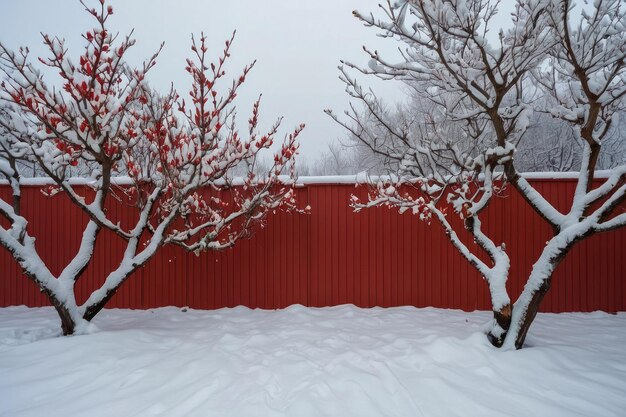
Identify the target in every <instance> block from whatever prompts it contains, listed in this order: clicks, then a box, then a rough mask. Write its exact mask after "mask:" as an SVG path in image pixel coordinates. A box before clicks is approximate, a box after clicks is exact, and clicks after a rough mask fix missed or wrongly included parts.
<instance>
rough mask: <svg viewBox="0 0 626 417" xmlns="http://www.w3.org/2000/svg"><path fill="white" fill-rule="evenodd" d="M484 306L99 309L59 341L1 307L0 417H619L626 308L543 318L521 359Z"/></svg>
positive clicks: (27, 317)
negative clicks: (495, 341)
mask: <svg viewBox="0 0 626 417" xmlns="http://www.w3.org/2000/svg"><path fill="white" fill-rule="evenodd" d="M488 319H489V313H486V312H476V313H464V312H461V311H454V310H438V309H415V308H409V307H405V308H393V309H378V308H377V309H359V308H356V307H353V306H340V307H334V308H324V309H310V308H304V307H301V306H294V307H291V308H288V309H286V310H282V311H263V310H249V309H246V308H235V309H224V310H218V311H194V310H189V311H182V310H181V309H179V308H162V309H157V310H149V311H130V310H107V311H105V312H103V313H102V314H101V315H100V316H99V317H98V318H97V319H96V321H95V324H96V325H97V326H98V328H99V331H97V332H95V333H93V334H90V335H87V336H79V337H69V338H66V337H54V336H55V333H56V331H57V327H58V323H57V319H56V316H55V312H54V311H53V310H52V309H50V308H41V309H28V308H25V307H11V308H4V309H0V415H1V416H3V417H4V416H6V417H9V416H11V417H21V416H33V417H42V416H49V417H54V416H63V417H71V416H80V417H89V416H107V417H111V416H124V417H129V416H168V417H176V416H216V417H217V416H219V417H227V416H232V417H248V416H250V417H257V416H311V417H322V416H334V417H348V416H359V417H365V416H407V417H409V416H411V417H415V416H464V417H467V416H515V417H520V416H542V417H546V416H568V417H571V416H585V417H590V416H603V417H607V416H624V415H626V348H625V346H626V313H622V314H618V315H609V314H604V313H592V314H559V315H553V314H542V315H540V316H539V317H538V319H537V320H536V322H535V324H534V325H533V328H532V329H531V334H530V335H529V337H528V345H529V346H528V347H527V348H525V349H523V350H521V351H517V352H501V351H498V350H495V349H493V348H492V347H491V346H490V345H489V344H488V343H487V341H486V339H485V337H484V335H483V334H482V333H481V329H482V327H483V324H484V323H485V322H486V321H487V320H488Z"/></svg>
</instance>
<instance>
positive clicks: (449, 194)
mask: <svg viewBox="0 0 626 417" xmlns="http://www.w3.org/2000/svg"><path fill="white" fill-rule="evenodd" d="M497 5H498V3H497V2H492V1H488V0H409V1H399V2H394V3H393V4H392V3H391V1H388V2H387V5H386V6H381V7H382V9H383V11H384V13H385V16H384V17H383V18H377V17H375V16H374V15H373V14H368V15H365V14H360V13H358V12H355V15H356V17H357V18H358V19H360V20H361V21H363V22H364V23H365V25H366V26H372V27H376V28H378V29H380V30H381V36H383V37H387V38H394V39H396V40H399V41H401V42H403V45H404V46H403V48H401V49H400V51H401V53H402V59H400V60H399V61H393V60H391V59H388V58H386V57H384V56H381V55H380V54H379V53H378V52H377V51H372V50H369V49H367V48H365V50H366V52H367V53H368V54H369V56H370V58H371V60H370V63H369V65H368V67H367V68H360V67H358V66H355V65H353V64H349V63H348V64H346V65H345V66H344V67H342V68H341V78H342V79H343V81H344V82H345V83H346V85H347V91H348V92H349V94H350V95H351V96H352V97H353V98H354V99H356V100H357V101H359V102H361V103H362V104H363V107H364V108H365V109H366V110H367V114H366V116H363V115H362V114H360V113H359V112H357V111H355V107H354V106H353V107H352V109H351V111H348V112H347V113H346V114H347V118H346V117H343V118H342V117H339V116H338V115H336V114H334V113H333V112H332V111H329V114H330V115H331V116H332V117H333V118H334V119H335V120H336V121H337V122H339V123H340V124H341V125H343V126H344V127H345V128H346V129H348V131H349V132H350V134H352V135H354V137H356V138H358V139H359V140H360V141H362V142H363V143H364V144H365V145H366V146H368V147H370V148H371V149H372V152H375V153H377V154H380V155H382V156H384V158H386V161H388V166H389V167H390V168H391V171H392V172H393V173H394V175H393V176H391V177H388V178H387V179H385V178H383V179H380V180H378V181H377V182H376V183H374V184H372V185H371V187H372V190H371V192H370V195H369V198H368V199H367V200H366V201H361V200H359V199H357V198H355V199H354V201H353V206H354V207H355V209H356V210H360V209H363V208H367V207H374V206H380V205H387V206H392V207H397V208H398V209H399V210H400V211H401V212H404V211H407V210H408V211H411V212H413V213H414V214H417V215H419V216H420V218H421V219H423V220H427V221H431V220H434V221H437V222H439V223H440V224H441V225H442V227H443V229H444V231H445V233H446V235H447V236H448V237H449V239H450V241H451V243H452V244H453V245H454V246H455V247H456V248H457V249H458V250H459V252H460V253H461V254H462V255H463V256H464V257H465V258H466V259H467V260H468V262H470V263H471V264H472V265H473V266H474V267H475V268H476V269H477V270H478V271H479V272H480V273H481V274H482V276H483V277H484V279H485V280H486V282H487V284H488V287H489V291H490V295H491V302H492V308H493V314H494V320H493V322H492V325H491V327H490V330H489V331H488V338H489V340H490V341H491V343H492V344H493V345H495V346H498V347H500V346H504V347H507V348H513V347H515V348H521V347H522V346H523V344H524V340H525V338H526V335H527V332H528V329H529V327H530V325H531V323H532V322H533V320H534V318H535V315H536V313H537V311H538V309H539V305H540V303H541V301H542V299H543V297H544V295H545V294H546V293H547V292H548V290H549V288H550V285H551V281H552V275H553V272H554V270H555V268H556V267H557V266H558V265H559V264H560V262H561V261H562V260H563V259H564V258H565V257H566V255H567V254H568V252H569V251H570V249H571V248H572V247H574V245H575V244H576V243H577V242H580V241H581V240H583V239H585V238H587V237H589V236H591V235H594V234H596V233H601V232H605V231H609V230H613V229H616V228H619V227H623V226H624V225H626V212H625V211H624V201H625V199H626V181H625V180H626V165H624V164H622V165H620V166H617V167H614V168H613V169H612V170H611V175H610V176H609V178H608V180H606V181H605V182H604V183H603V184H602V185H600V186H598V187H595V188H594V186H593V179H594V173H595V169H596V167H597V166H598V161H599V156H600V154H601V152H600V151H601V149H602V146H603V144H604V143H605V140H607V139H608V136H607V135H608V132H610V131H611V126H612V124H613V123H614V121H615V117H616V115H617V114H618V113H619V112H621V111H623V110H624V109H623V107H624V95H625V94H626V82H625V79H626V70H625V59H626V29H625V28H626V26H625V25H624V18H625V13H626V9H625V8H624V7H623V6H624V4H623V2H621V1H620V0H605V1H597V2H594V4H593V6H592V7H593V10H592V11H591V12H583V15H582V17H581V19H580V21H579V20H578V19H577V18H573V17H571V16H570V15H571V14H572V3H571V2H570V1H569V0H519V1H517V3H516V8H515V12H514V13H513V15H512V16H513V27H512V28H511V29H510V30H507V31H500V32H499V36H498V41H497V42H496V44H495V45H492V44H490V43H489V42H488V40H487V37H486V35H487V32H488V30H489V29H491V28H492V22H493V19H494V16H495V15H496V13H497ZM576 22H579V23H576ZM350 68H351V69H356V70H358V71H360V72H362V73H364V74H371V75H374V76H377V77H380V78H386V79H396V80H402V81H405V82H410V83H412V84H413V85H414V86H415V91H416V92H417V93H418V94H420V95H421V97H422V98H423V99H424V100H427V101H430V102H432V103H435V104H436V106H435V108H434V109H433V111H432V112H431V116H432V123H421V126H422V128H421V130H419V131H418V132H417V134H415V131H411V129H408V128H407V127H406V126H404V125H396V124H394V123H390V122H389V121H388V119H387V118H386V115H385V114H384V112H381V111H380V108H379V106H378V104H377V101H376V99H375V97H373V95H372V94H371V93H370V92H369V90H366V89H364V88H363V87H362V86H361V85H360V84H359V83H358V82H357V81H356V79H355V78H354V76H352V75H351V73H350V70H349V69H350ZM537 95H538V96H539V97H541V98H542V100H541V102H540V103H539V104H538V105H535V100H534V99H533V97H535V96H537ZM542 103H544V104H547V105H542ZM537 112H539V113H541V114H546V113H549V114H550V115H551V116H552V117H554V118H555V120H556V121H558V126H559V127H558V129H557V130H556V131H554V132H552V131H551V129H552V128H550V129H549V130H548V132H549V134H550V135H556V134H558V135H561V134H563V135H566V136H565V137H568V138H569V139H570V140H571V141H572V142H574V143H580V145H581V146H580V147H579V148H578V147H577V146H575V144H574V143H572V145H571V147H570V148H571V152H572V153H573V154H572V155H571V156H567V157H564V158H563V159H564V160H566V159H570V160H572V163H571V166H574V165H576V164H578V169H579V176H578V182H577V185H576V191H575V193H574V195H573V196H572V198H571V201H570V208H569V209H568V210H567V212H565V213H562V212H560V211H559V210H558V209H557V208H556V207H555V206H554V205H552V204H551V203H550V202H549V201H548V200H547V199H546V198H545V197H544V196H543V195H541V193H539V192H538V191H537V190H536V189H535V188H534V187H533V186H532V185H531V184H530V183H529V182H528V181H526V180H525V179H524V178H523V177H522V176H521V175H520V174H519V170H518V159H517V155H518V151H517V147H519V146H522V144H523V143H524V141H525V139H526V137H527V133H528V132H527V129H528V127H529V124H530V122H531V120H532V119H533V117H535V115H536V113H537ZM370 119H375V120H377V126H383V127H384V128H385V129H386V130H387V132H388V133H387V137H388V138H390V140H391V141H387V142H383V143H381V142H378V141H376V140H375V138H376V137H378V135H377V134H375V133H374V134H373V133H372V130H371V127H370V125H369V124H368V123H366V122H367V120H370ZM457 128H461V129H462V135H461V136H458V135H456V134H453V135H450V134H449V132H448V130H449V129H453V130H456V129H457ZM555 128H556V124H555ZM559 132H560V133H559ZM544 133H545V132H542V134H544ZM538 140H543V138H541V137H540V138H538ZM549 146H550V145H548V147H549ZM548 156H550V155H548ZM550 157H551V156H550ZM548 159H550V158H548ZM576 161H580V162H576ZM500 180H502V182H501V181H500ZM506 184H508V185H510V186H512V187H514V188H515V189H516V190H517V191H518V192H519V193H520V194H521V196H522V197H523V199H524V201H525V202H526V204H528V205H529V206H530V207H531V208H532V209H533V210H534V211H535V212H536V213H537V215H538V216H539V217H540V218H541V219H542V220H543V221H544V222H545V223H546V224H548V225H549V226H550V227H551V229H552V237H551V238H550V239H548V241H547V242H546V244H545V247H544V248H543V250H542V252H541V254H540V256H539V257H538V259H537V261H536V262H535V264H534V266H533V268H532V272H531V273H530V275H529V276H528V278H527V281H526V285H525V287H524V290H523V291H522V293H521V294H520V295H519V297H518V298H517V301H516V302H515V303H514V304H512V303H511V300H510V297H509V294H508V292H507V289H506V281H507V278H508V275H509V268H510V262H511V260H510V259H509V256H508V254H507V252H506V246H505V244H504V243H499V242H495V241H494V239H493V238H492V237H490V236H488V235H487V233H486V232H485V231H484V230H483V228H482V226H481V220H480V218H481V215H482V214H483V213H484V211H485V210H486V209H487V207H488V205H489V203H490V201H491V200H492V199H493V197H494V196H495V195H497V194H499V193H500V191H501V190H502V187H504V186H505V185H506ZM448 207H452V209H453V211H454V212H455V213H456V214H457V215H458V216H459V217H460V218H461V219H462V220H463V224H464V228H465V229H466V230H467V232H469V234H470V236H471V238H472V239H473V241H474V242H475V243H476V245H469V244H466V243H465V242H464V240H463V239H462V238H461V237H460V235H459V234H458V233H457V230H455V228H454V227H453V226H452V224H451V223H450V222H449V221H448V219H447V217H446V209H447V208H448ZM507 221H515V219H507ZM483 255H486V258H485V256H483ZM485 259H486V260H485ZM513 261H515V260H513Z"/></svg>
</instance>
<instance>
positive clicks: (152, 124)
mask: <svg viewBox="0 0 626 417" xmlns="http://www.w3.org/2000/svg"><path fill="white" fill-rule="evenodd" d="M96 4H97V6H96V7H95V8H91V7H88V6H85V9H86V11H87V12H88V13H89V14H90V15H92V17H93V19H95V21H96V22H97V24H96V27H95V28H94V29H93V30H90V31H88V32H86V33H85V34H84V35H83V38H84V42H85V47H84V50H83V51H82V53H81V54H80V55H79V56H78V57H77V58H76V60H74V59H70V56H69V51H68V50H67V48H66V47H65V45H64V41H63V40H61V39H58V38H56V37H50V36H47V35H44V36H43V40H44V43H45V45H46V46H47V48H48V49H49V53H50V56H49V57H47V58H42V59H40V60H39V64H41V65H43V66H44V67H47V69H48V70H50V69H51V70H52V72H53V73H55V74H58V75H59V78H58V79H57V80H56V81H55V82H54V83H53V84H49V83H48V82H47V80H44V78H45V77H44V72H45V71H42V69H41V68H38V67H37V65H35V63H33V62H31V61H30V59H29V56H28V49H26V48H22V49H20V50H19V51H17V52H14V51H12V50H10V49H9V48H7V47H6V46H5V45H4V44H3V43H0V61H1V69H2V71H3V72H4V75H5V77H4V80H3V81H2V83H1V87H0V99H1V102H2V113H1V114H0V126H1V127H2V132H1V135H0V137H1V139H0V173H1V174H2V175H3V176H4V177H5V178H6V179H7V180H8V181H9V182H10V184H11V186H12V189H13V193H12V199H11V200H10V201H7V200H0V220H1V221H0V245H1V246H2V247H4V248H5V249H6V250H8V251H9V252H10V253H11V254H12V256H13V258H14V259H15V260H16V261H17V262H18V263H19V265H20V266H21V267H22V270H23V272H24V274H25V275H26V276H27V277H28V278H29V279H30V280H32V281H33V282H34V283H35V284H36V285H37V286H38V287H39V288H40V289H41V291H43V292H44V293H45V294H46V295H47V296H48V297H49V299H50V302H51V303H52V304H53V305H54V307H55V308H56V311H57V312H58V314H59V316H60V318H61V323H62V330H63V334H65V335H69V334H75V333H81V332H85V331H86V330H87V329H88V327H89V322H90V321H91V320H92V319H93V318H94V316H95V315H96V314H97V313H98V312H99V311H100V310H101V309H102V308H103V307H104V306H105V304H106V303H107V302H108V301H109V300H110V299H111V297H113V295H114V294H115V293H116V291H117V290H118V288H119V287H120V286H121V285H122V284H123V283H124V282H125V281H126V280H127V279H128V278H129V277H131V276H132V274H133V272H134V271H136V270H137V268H140V267H141V266H142V265H144V264H145V263H146V262H147V261H148V260H149V259H150V258H151V257H152V256H154V254H155V253H156V252H157V251H158V250H159V248H161V247H162V246H163V245H166V244H173V245H179V246H182V247H184V248H185V249H187V250H191V251H196V252H198V251H204V250H218V249H224V248H228V247H230V246H232V245H233V244H235V243H236V242H237V240H239V239H240V238H242V237H244V236H247V235H248V234H249V233H250V230H251V228H252V227H253V225H254V224H255V223H259V222H261V221H263V220H264V218H265V216H266V214H267V213H268V211H270V210H271V211H273V210H277V209H285V210H292V209H296V207H295V199H294V194H293V187H292V184H293V180H294V177H293V175H290V174H293V173H294V165H293V161H294V156H295V154H296V153H297V148H298V145H297V141H296V138H297V136H298V133H299V132H300V130H301V129H302V126H300V127H298V128H297V129H296V130H295V131H294V132H293V133H291V134H288V135H286V137H285V141H284V143H283V145H282V147H281V148H280V150H279V151H278V153H276V154H275V156H274V159H273V161H272V163H271V166H269V168H268V169H267V170H266V171H265V172H264V173H263V174H262V175H258V174H255V173H254V171H255V169H254V167H255V162H256V158H257V155H258V154H259V152H260V151H261V150H263V149H267V148H269V147H270V146H271V145H272V143H273V141H274V139H275V136H276V135H277V131H278V127H279V124H280V120H279V121H278V122H277V123H276V124H275V125H274V126H273V127H272V128H271V129H270V130H269V131H268V132H265V133H261V132H259V129H258V128H257V125H258V119H259V101H257V102H255V103H254V105H253V108H252V115H251V117H250V119H249V121H248V125H247V129H246V131H245V132H240V131H238V130H237V129H236V127H235V120H234V111H235V107H234V101H235V97H236V95H237V90H238V88H239V87H240V86H241V85H242V83H244V81H245V78H246V76H247V75H248V73H249V71H250V70H251V68H252V66H253V65H254V63H253V64H252V65H250V66H247V67H245V68H244V69H243V72H242V73H241V75H240V76H238V77H236V78H235V79H234V81H232V82H227V83H226V84H224V83H225V81H224V80H225V78H226V73H225V70H224V65H225V62H226V61H227V58H228V57H229V56H230V53H231V44H232V38H231V39H230V40H229V41H227V42H226V44H225V48H224V51H223V54H222V55H221V56H220V57H219V58H218V59H217V60H216V61H215V62H211V61H210V59H209V56H208V53H207V46H206V39H205V37H204V36H202V37H201V38H200V39H194V38H193V37H192V47H191V49H192V51H193V54H192V56H193V58H191V59H188V60H187V66H186V70H187V72H188V73H189V75H190V76H191V80H192V82H191V91H190V97H189V99H188V100H187V101H185V100H183V99H180V98H179V97H178V95H177V94H176V92H175V91H170V92H169V93H168V94H165V95H159V94H157V93H156V92H154V91H152V90H151V89H150V88H148V86H147V84H146V80H145V77H146V74H147V72H148V71H149V70H150V69H151V68H152V67H153V66H154V65H155V60H156V58H157V55H158V52H157V53H155V54H154V55H152V56H151V57H150V58H149V59H147V60H146V61H145V62H144V63H143V65H142V66H140V67H139V68H132V67H131V66H130V65H128V64H127V63H126V61H125V57H126V56H127V52H128V50H129V49H130V48H131V47H132V46H133V45H134V44H135V41H134V40H133V39H131V38H130V37H123V38H122V37H119V36H118V35H115V34H114V33H111V32H110V31H109V29H107V26H108V21H109V18H110V17H111V15H112V14H113V9H112V7H111V6H108V5H106V4H105V3H104V0H101V1H100V2H99V3H96ZM49 72H50V71H48V73H49ZM222 85H224V87H222ZM220 90H223V91H222V92H220ZM19 160H27V161H30V162H33V163H35V164H36V165H37V167H38V169H40V170H41V172H43V173H44V174H45V176H46V177H47V178H49V179H50V181H51V183H52V184H53V185H54V186H53V188H54V189H53V190H52V191H53V192H62V193H63V194H64V196H65V198H68V199H69V200H71V202H72V203H73V204H75V205H76V206H78V207H80V208H81V209H82V212H83V213H84V214H85V215H86V217H87V218H88V221H87V224H86V226H85V228H84V231H83V235H82V238H81V240H80V246H79V248H78V250H77V252H76V254H75V256H74V257H73V258H72V259H71V260H70V261H69V262H68V263H67V264H66V265H65V267H64V268H63V270H62V271H61V273H60V274H59V275H57V276H55V275H54V274H53V273H52V272H51V271H50V270H49V268H48V267H47V266H46V264H45V262H44V261H43V260H42V259H41V257H40V256H39V254H38V251H37V247H36V244H35V238H36V236H32V235H31V234H30V232H29V230H28V219H27V218H25V217H24V216H23V215H22V211H21V210H20V181H21V177H20V170H19V164H17V163H16V161H19ZM74 166H81V167H83V168H84V170H85V172H86V173H87V174H88V178H89V180H88V184H89V187H88V189H85V187H78V186H76V185H75V184H74V182H73V181H72V179H71V178H70V169H71V167H74ZM235 166H245V167H246V168H247V169H246V171H245V173H246V176H245V177H244V178H243V180H242V184H241V187H237V188H236V189H231V190H232V192H230V193H220V192H219V191H220V190H222V189H223V188H224V187H226V186H229V185H230V183H231V181H230V174H229V172H230V170H231V169H232V168H233V167H235ZM120 174H124V175H126V176H127V180H126V181H125V182H123V184H116V179H115V177H116V176H118V175H120ZM117 200H121V203H122V204H123V203H126V204H127V205H129V206H131V207H133V210H132V212H133V213H134V214H135V215H134V219H133V220H132V224H129V225H122V224H120V222H119V219H116V218H113V217H112V215H111V214H110V211H109V210H107V209H106V206H107V205H109V204H119V202H118V201H117ZM105 229H107V230H109V231H111V232H113V233H114V234H115V235H117V236H118V237H119V238H120V239H123V240H124V241H125V242H126V243H125V250H124V253H123V257H122V260H121V261H120V263H119V264H118V265H117V266H116V267H114V269H113V270H112V272H110V273H108V275H107V276H105V277H103V280H102V281H103V284H102V286H101V287H100V288H98V289H96V290H95V291H93V292H92V293H91V294H90V295H89V297H88V299H87V300H86V301H85V302H84V303H82V304H80V305H79V304H78V302H77V300H76V297H75V292H74V287H75V284H76V282H77V281H78V280H79V279H80V277H81V275H82V274H83V272H84V271H85V270H86V269H87V267H88V266H89V264H90V261H91V259H92V256H93V253H94V245H95V244H96V241H97V240H98V237H99V235H100V234H101V231H102V230H105Z"/></svg>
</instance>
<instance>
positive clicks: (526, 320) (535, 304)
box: [515, 275, 552, 349]
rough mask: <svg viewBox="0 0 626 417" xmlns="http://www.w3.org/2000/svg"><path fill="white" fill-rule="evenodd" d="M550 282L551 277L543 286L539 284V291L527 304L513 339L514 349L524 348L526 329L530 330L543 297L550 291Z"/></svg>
mask: <svg viewBox="0 0 626 417" xmlns="http://www.w3.org/2000/svg"><path fill="white" fill-rule="evenodd" d="M551 281H552V275H550V277H548V278H546V280H545V281H544V282H543V284H541V287H539V289H538V290H537V291H535V293H534V294H533V295H532V298H531V299H530V303H529V304H528V308H527V309H526V314H525V315H524V316H523V318H522V323H521V325H520V328H519V331H518V333H517V337H516V338H515V349H521V348H522V346H524V341H525V340H526V335H527V334H528V329H530V325H531V324H532V322H533V321H534V320H535V317H536V316H537V312H538V311H539V306H540V305H541V302H542V301H543V297H545V295H546V293H547V292H548V290H549V289H550V282H551Z"/></svg>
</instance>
